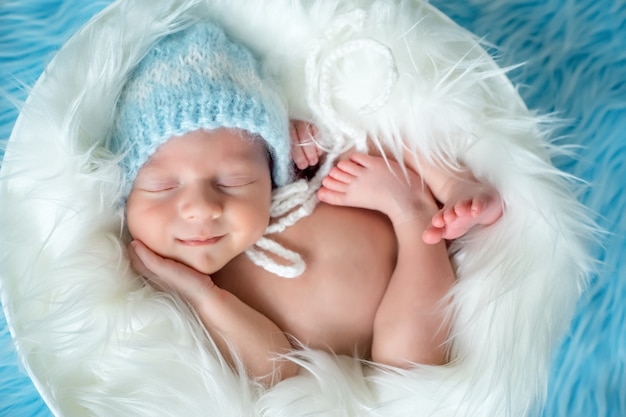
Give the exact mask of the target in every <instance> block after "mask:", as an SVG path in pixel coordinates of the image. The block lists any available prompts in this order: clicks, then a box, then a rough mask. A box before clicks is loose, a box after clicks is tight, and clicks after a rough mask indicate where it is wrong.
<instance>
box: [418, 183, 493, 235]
mask: <svg viewBox="0 0 626 417" xmlns="http://www.w3.org/2000/svg"><path fill="white" fill-rule="evenodd" d="M501 216H502V200H501V198H500V194H499V193H498V191H497V190H496V189H495V188H493V187H492V186H491V185H488V184H483V183H479V182H473V181H460V182H459V183H457V184H456V185H455V187H454V189H453V190H452V193H451V198H450V199H449V200H448V202H446V203H445V204H444V206H443V208H442V209H441V210H439V211H438V212H437V213H436V214H435V215H434V216H433V218H432V222H431V225H430V226H429V227H427V228H426V230H425V231H424V233H423V235H422V239H423V240H424V242H425V243H430V244H435V243H438V242H439V241H441V240H442V239H448V240H450V239H456V238H458V237H461V236H463V235H464V234H465V233H467V232H468V231H469V230H470V229H471V228H472V227H474V226H477V225H484V226H488V225H491V224H493V223H495V222H496V221H497V220H498V219H499V218H500V217H501Z"/></svg>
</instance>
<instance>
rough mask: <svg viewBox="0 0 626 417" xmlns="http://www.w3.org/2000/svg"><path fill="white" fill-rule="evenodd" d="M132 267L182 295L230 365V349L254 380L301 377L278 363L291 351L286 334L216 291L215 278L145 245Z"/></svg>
mask: <svg viewBox="0 0 626 417" xmlns="http://www.w3.org/2000/svg"><path fill="white" fill-rule="evenodd" d="M129 254H130V259H131V265H132V267H133V269H135V271H136V272H138V273H140V274H142V275H143V276H144V277H145V278H147V279H148V280H149V281H150V282H151V283H152V284H153V285H154V286H155V287H157V288H159V289H161V290H165V291H175V292H177V293H178V294H179V295H180V296H181V297H182V298H183V299H184V300H185V301H187V302H188V303H189V304H190V306H191V307H192V308H193V309H194V310H195V311H196V313H197V314H198V316H199V317H200V319H201V320H202V323H203V324H204V326H205V328H206V329H207V331H208V332H209V334H210V335H211V337H212V338H213V340H214V341H215V343H216V344H217V346H218V348H219V349H220V352H222V355H223V356H224V357H225V358H226V360H227V361H228V362H229V363H230V364H231V366H232V365H234V360H233V357H232V356H231V354H230V349H229V347H232V348H233V349H234V351H235V352H236V354H237V355H238V356H239V358H240V359H241V360H242V362H243V364H244V366H245V367H246V371H247V372H248V374H249V375H250V376H251V377H254V378H258V379H259V380H261V382H263V383H265V384H268V385H271V384H272V383H275V382H278V381H280V380H282V379H285V378H288V377H290V376H293V375H295V374H296V373H297V365H295V364H294V363H293V362H291V361H287V360H282V359H280V358H278V354H281V353H287V352H288V351H290V350H291V344H290V343H289V340H288V339H287V337H286V336H285V334H284V333H283V332H282V331H281V330H280V329H279V328H278V326H276V324H274V323H273V322H272V321H271V320H269V319H268V318H267V317H266V316H264V315H263V314H261V313H259V312H258V311H256V310H254V309H253V308H251V307H250V306H248V305H247V304H245V303H243V302H242V301H241V300H239V299H238V298H237V297H235V296H234V295H233V294H232V293H230V292H228V291H226V290H223V289H221V288H219V287H218V286H216V285H215V284H214V283H213V281H212V280H211V277H209V276H208V275H204V274H201V273H199V272H198V271H196V270H194V269H192V268H189V267H187V266H185V265H183V264H181V263H179V262H176V261H173V260H171V259H166V258H162V257H160V256H159V255H157V254H155V253H154V252H153V251H151V250H150V249H148V248H147V247H146V246H145V245H143V244H142V243H141V242H139V241H133V242H132V243H131V245H130V247H129Z"/></svg>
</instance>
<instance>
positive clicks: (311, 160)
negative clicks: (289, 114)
mask: <svg viewBox="0 0 626 417" xmlns="http://www.w3.org/2000/svg"><path fill="white" fill-rule="evenodd" d="M294 127H295V130H296V135H297V138H298V139H297V142H298V145H296V146H297V147H299V148H300V150H301V153H302V154H303V159H304V161H306V162H305V163H306V166H304V168H307V167H309V166H315V165H317V164H318V163H319V157H320V155H321V149H320V148H318V146H317V143H316V142H315V135H316V134H317V129H316V128H315V126H313V125H312V124H310V123H306V122H298V123H295V124H294ZM298 168H300V166H298Z"/></svg>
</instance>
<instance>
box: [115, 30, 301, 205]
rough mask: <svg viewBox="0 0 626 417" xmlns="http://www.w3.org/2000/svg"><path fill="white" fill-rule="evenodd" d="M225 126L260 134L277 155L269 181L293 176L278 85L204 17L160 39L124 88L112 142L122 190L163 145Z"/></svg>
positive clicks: (280, 181) (127, 190)
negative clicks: (121, 170) (122, 178)
mask: <svg viewBox="0 0 626 417" xmlns="http://www.w3.org/2000/svg"><path fill="white" fill-rule="evenodd" d="M220 127H226V128H237V129H243V130H245V131H247V132H249V133H250V134H252V135H258V136H260V137H262V138H263V139H264V140H265V142H266V143H267V147H268V150H269V153H270V155H271V158H272V181H273V182H274V184H275V185H277V186H282V185H285V184H286V183H287V182H289V180H290V179H291V158H290V150H289V146H290V141H289V120H288V114H287V110H286V107H285V102H284V100H283V99H282V97H281V96H280V94H279V93H278V89H277V87H276V85H275V83H274V82H273V80H272V79H271V78H270V77H268V76H267V75H266V74H264V72H263V70H262V68H261V66H260V64H259V62H258V61H257V60H256V59H255V57H254V56H253V55H252V53H251V52H250V51H249V50H248V49H246V48H245V47H244V46H243V45H241V44H238V43H236V42H234V41H233V40H231V39H229V38H228V37H227V36H226V34H225V33H224V32H223V30H222V29H221V28H219V27H217V26H215V25H214V24H212V23H209V22H199V23H195V24H194V25H193V26H190V27H189V28H187V29H184V30H182V31H179V32H176V33H173V34H170V35H167V36H165V37H163V38H161V39H160V40H159V41H158V42H157V43H156V44H155V45H154V46H153V47H152V48H151V49H150V50H149V51H148V52H147V54H146V55H145V57H144V58H143V59H142V60H141V62H140V63H139V64H138V65H137V67H136V68H135V69H134V70H133V72H132V73H131V74H130V76H129V78H128V80H127V82H126V85H125V86H124V89H123V91H122V94H121V96H120V98H119V101H118V105H117V116H116V121H115V125H114V126H113V133H112V136H111V142H110V148H111V150H112V151H113V152H116V153H118V154H120V153H123V154H124V159H123V161H122V166H123V168H124V171H125V175H126V184H125V186H126V188H125V190H124V192H125V195H126V196H127V195H128V194H129V193H130V190H131V188H132V184H133V182H134V180H135V177H136V176H137V173H138V172H139V170H140V168H141V167H142V166H143V165H144V164H145V163H146V162H147V161H148V159H149V158H150V156H151V155H152V154H154V152H155V151H156V150H157V148H158V147H159V146H160V145H161V144H163V143H165V142H166V141H167V140H168V139H170V138H171V137H173V136H180V135H184V134H185V133H188V132H192V131H195V130H199V129H205V130H212V129H217V128H220Z"/></svg>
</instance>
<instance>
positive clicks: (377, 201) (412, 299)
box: [318, 153, 455, 367]
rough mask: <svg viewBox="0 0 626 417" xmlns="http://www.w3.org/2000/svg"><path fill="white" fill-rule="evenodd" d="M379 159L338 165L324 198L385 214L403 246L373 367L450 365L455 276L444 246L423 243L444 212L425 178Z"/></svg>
mask: <svg viewBox="0 0 626 417" xmlns="http://www.w3.org/2000/svg"><path fill="white" fill-rule="evenodd" d="M408 175H409V177H408V179H407V178H406V177H405V176H404V174H403V172H402V171H401V169H400V167H399V166H398V164H397V163H396V162H394V161H389V165H387V163H386V162H385V161H384V160H383V158H380V157H374V156H369V155H365V154H358V153H357V154H353V155H352V156H351V157H350V159H349V160H344V161H340V162H338V163H337V166H336V167H335V168H333V170H331V172H330V174H329V175H328V177H326V178H325V179H324V181H323V187H322V188H321V189H320V191H319V192H318V196H319V198H320V200H321V201H324V202H326V203H329V204H335V205H342V206H351V207H360V208H366V209H370V210H377V211H380V212H382V213H384V214H386V215H387V216H388V217H389V219H390V220H391V222H392V224H393V228H394V231H395V234H396V237H397V240H398V259H397V262H396V267H395V270H394V272H393V275H392V277H391V280H390V282H389V286H388V287H387V291H386V292H385V295H384V296H383V299H382V301H381V303H380V305H379V307H378V310H377V313H376V317H375V320H374V339H373V343H372V359H373V360H374V361H375V362H379V363H384V364H388V365H393V366H400V367H406V366H409V365H410V364H411V363H423V364H432V365H435V364H442V363H445V362H446V360H447V350H446V345H445V342H446V339H447V337H448V331H449V328H448V327H449V323H448V322H447V321H446V316H445V307H446V303H445V299H446V298H445V297H446V295H447V294H448V292H449V290H450V288H451V287H452V285H453V284H454V281H455V277H454V271H453V270H452V266H451V264H450V260H449V258H448V252H447V249H446V246H445V243H444V242H440V243H438V244H435V245H429V244H426V243H424V241H423V240H422V238H421V233H422V231H423V230H424V228H426V226H427V225H428V224H430V221H431V219H432V217H433V216H434V214H435V213H436V212H437V210H438V208H437V205H436V203H435V200H434V198H433V197H432V195H431V194H430V191H429V190H428V189H426V188H424V187H423V182H422V180H421V178H420V177H419V176H418V175H417V174H416V173H415V172H414V171H412V170H408Z"/></svg>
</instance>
